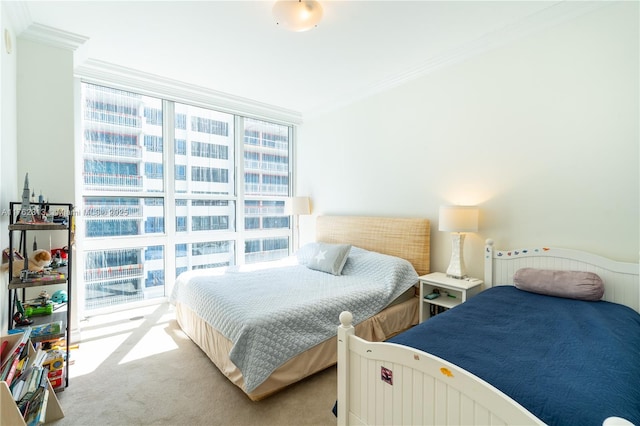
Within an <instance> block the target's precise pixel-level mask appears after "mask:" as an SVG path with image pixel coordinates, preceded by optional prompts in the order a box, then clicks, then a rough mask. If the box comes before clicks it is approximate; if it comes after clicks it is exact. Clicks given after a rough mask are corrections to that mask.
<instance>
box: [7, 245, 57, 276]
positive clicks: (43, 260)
mask: <svg viewBox="0 0 640 426" xmlns="http://www.w3.org/2000/svg"><path fill="white" fill-rule="evenodd" d="M50 263H51V253H49V251H48V250H34V251H33V252H31V254H29V270H30V271H35V272H38V271H42V270H43V269H44V268H46V267H47V266H49V264H50ZM23 269H24V260H22V259H15V260H14V261H13V276H14V278H15V277H19V276H20V271H22V270H23ZM2 270H3V271H8V270H9V263H5V264H3V265H2Z"/></svg>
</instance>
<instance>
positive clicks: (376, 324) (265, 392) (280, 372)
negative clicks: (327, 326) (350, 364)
mask: <svg viewBox="0 0 640 426" xmlns="http://www.w3.org/2000/svg"><path fill="white" fill-rule="evenodd" d="M175 313H176V320H177V321H178V324H179V325H180V327H181V328H182V330H183V331H184V332H185V333H186V334H187V336H189V338H190V339H191V340H192V341H194V342H195V343H196V344H197V345H198V346H199V347H200V349H202V350H203V351H204V353H205V354H206V355H207V356H208V357H209V358H210V359H211V361H213V363H214V364H215V365H216V366H217V367H218V369H219V370H220V371H221V372H222V373H223V374H224V375H225V376H227V378H228V379H229V380H231V382H232V383H234V384H235V385H236V386H238V387H239V388H240V389H242V390H243V391H244V379H243V377H242V373H241V372H240V370H238V368H237V367H236V366H235V365H234V364H233V363H232V362H231V360H230V359H229V352H230V351H231V347H232V342H231V341H230V340H229V339H227V338H226V337H224V336H223V335H222V334H220V332H218V331H217V330H216V329H214V328H213V327H212V326H211V325H209V324H208V323H207V322H205V321H204V320H203V319H202V318H200V317H199V316H198V315H196V314H195V313H194V312H193V311H192V310H191V309H190V308H189V307H188V306H186V305H184V304H182V303H177V304H176V307H175ZM418 316H419V304H418V297H411V298H409V299H408V300H405V301H403V302H401V303H397V304H393V305H392V306H390V307H388V308H386V309H384V310H383V311H381V312H379V313H378V314H377V315H375V316H373V317H371V318H369V319H368V320H365V321H363V322H362V323H360V324H358V325H357V326H355V332H356V335H357V336H358V337H361V338H363V339H365V340H368V341H374V342H379V341H383V340H386V339H389V338H390V337H392V336H395V335H396V334H398V333H400V332H402V331H404V330H406V329H408V328H410V327H412V326H414V325H416V324H417V323H418ZM336 327H337V325H336ZM336 339H337V337H335V336H334V337H332V338H330V339H328V340H326V341H324V342H323V343H320V344H318V345H316V346H314V347H312V348H311V349H308V350H307V351H305V352H303V353H301V354H300V355H298V356H296V357H294V358H292V359H290V360H289V361H287V362H286V363H285V364H283V365H282V366H280V367H278V368H277V369H276V370H275V371H274V372H273V373H272V374H271V375H270V376H269V378H268V379H267V380H266V381H265V382H263V383H262V384H261V385H260V386H258V387H257V388H256V389H255V390H254V391H253V392H251V393H248V394H247V396H248V397H249V398H250V399H251V400H253V401H259V400H261V399H264V398H266V397H268V396H269V395H271V394H273V393H276V392H277V391H279V390H282V389H283V388H285V387H287V386H289V385H291V384H293V383H295V382H298V381H300V380H302V379H304V378H305V377H307V376H310V375H312V374H314V373H317V372H319V371H322V370H324V369H326V368H328V367H330V366H332V365H334V364H336V362H337V355H336V354H337V350H336V348H337V342H336ZM245 393H246V392H245Z"/></svg>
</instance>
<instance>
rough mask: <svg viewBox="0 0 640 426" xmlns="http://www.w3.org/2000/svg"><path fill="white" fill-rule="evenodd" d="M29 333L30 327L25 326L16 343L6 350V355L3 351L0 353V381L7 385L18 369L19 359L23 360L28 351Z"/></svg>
mask: <svg viewBox="0 0 640 426" xmlns="http://www.w3.org/2000/svg"><path fill="white" fill-rule="evenodd" d="M30 335H31V327H26V328H25V329H24V330H23V332H22V336H21V337H20V338H19V339H17V340H16V343H15V344H14V345H13V347H12V348H11V349H10V350H9V351H7V353H6V355H5V354H4V352H3V353H2V355H0V357H1V358H2V362H1V365H0V381H5V382H7V386H9V385H11V382H12V381H13V379H14V377H15V375H16V372H17V371H18V365H19V364H20V361H21V360H23V359H24V358H25V357H26V356H27V354H28V352H29V347H28V345H29V337H30ZM5 347H6V345H5Z"/></svg>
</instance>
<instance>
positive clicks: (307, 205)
mask: <svg viewBox="0 0 640 426" xmlns="http://www.w3.org/2000/svg"><path fill="white" fill-rule="evenodd" d="M287 210H288V213H289V214H291V215H293V216H295V218H294V220H295V227H296V241H295V244H294V246H295V247H296V248H298V247H299V245H300V222H299V217H298V216H300V215H303V214H311V202H310V200H309V197H291V198H290V199H289V206H288V208H287Z"/></svg>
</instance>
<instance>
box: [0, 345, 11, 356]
mask: <svg viewBox="0 0 640 426" xmlns="http://www.w3.org/2000/svg"><path fill="white" fill-rule="evenodd" d="M8 343H9V341H8V340H5V341H4V342H2V348H1V349H0V359H4V357H3V356H2V354H3V353H4V349H5V348H6V347H7V344H8Z"/></svg>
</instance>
